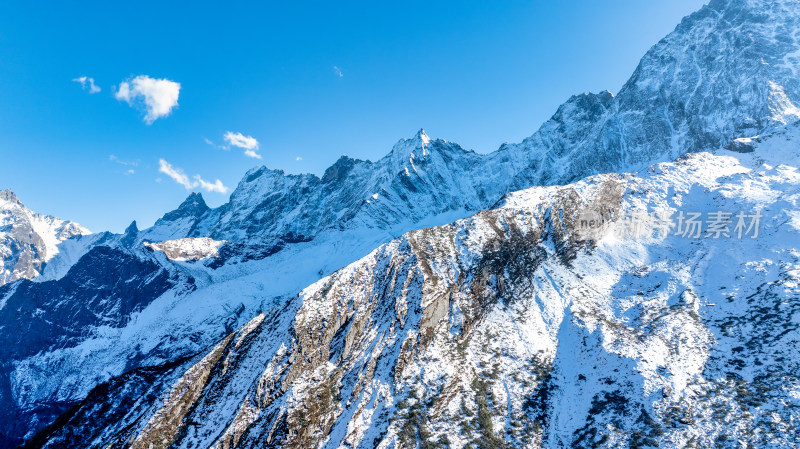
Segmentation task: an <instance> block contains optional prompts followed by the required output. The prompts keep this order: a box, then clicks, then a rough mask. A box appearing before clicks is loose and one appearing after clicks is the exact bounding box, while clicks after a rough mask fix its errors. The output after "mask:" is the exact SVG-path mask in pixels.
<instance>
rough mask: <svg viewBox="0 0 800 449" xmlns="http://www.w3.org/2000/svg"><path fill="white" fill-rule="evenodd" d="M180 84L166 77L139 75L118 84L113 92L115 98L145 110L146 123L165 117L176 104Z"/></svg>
mask: <svg viewBox="0 0 800 449" xmlns="http://www.w3.org/2000/svg"><path fill="white" fill-rule="evenodd" d="M180 90H181V84H180V83H176V82H175V81H170V80H168V79H155V78H150V77H149V76H147V75H139V76H137V77H136V78H133V79H130V80H128V81H123V82H121V83H120V84H119V88H118V89H117V91H116V92H115V93H114V97H116V98H117V100H120V101H125V102H127V103H128V104H129V105H131V106H134V107H139V108H143V109H144V110H145V116H144V121H145V123H147V124H148V125H149V124H151V123H153V122H154V121H155V120H156V119H158V118H161V117H166V116H167V115H169V113H170V112H171V111H172V108H174V107H175V106H177V105H178V95H179V94H180Z"/></svg>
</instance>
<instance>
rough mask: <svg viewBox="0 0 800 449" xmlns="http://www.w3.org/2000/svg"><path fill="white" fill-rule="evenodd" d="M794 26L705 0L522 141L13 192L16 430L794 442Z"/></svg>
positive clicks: (243, 438) (5, 245)
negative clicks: (191, 182)
mask: <svg viewBox="0 0 800 449" xmlns="http://www.w3.org/2000/svg"><path fill="white" fill-rule="evenodd" d="M799 30H800V2H798V1H796V0H774V1H767V0H714V1H712V2H711V3H710V4H709V5H707V6H705V7H703V8H702V9H701V10H699V11H698V12H696V13H694V14H692V15H690V16H688V17H687V18H685V19H684V20H683V21H682V22H681V23H680V24H679V25H678V26H677V28H676V29H675V31H673V32H672V33H671V34H670V35H668V36H667V37H665V38H664V39H662V40H661V41H660V42H659V43H658V44H656V45H655V46H654V47H653V48H652V49H651V50H650V51H648V52H647V54H646V55H645V56H644V57H643V58H642V60H641V62H640V63H639V65H638V67H637V68H636V70H635V72H634V74H633V75H632V77H631V78H630V80H629V81H628V82H627V83H626V84H625V85H624V86H623V88H622V89H621V90H620V92H619V93H618V94H617V95H616V96H615V95H612V94H611V93H609V92H602V93H599V94H582V95H576V96H573V97H572V98H570V99H569V100H568V101H567V102H566V103H565V104H563V105H562V106H561V107H559V108H558V110H557V111H556V113H555V114H554V115H553V117H552V118H551V119H550V120H548V121H547V122H546V123H545V124H544V125H542V127H541V128H540V129H539V130H538V131H536V133H534V134H533V135H532V136H531V137H529V138H527V139H525V140H524V141H523V142H521V143H518V144H506V145H503V146H502V147H501V148H500V149H498V150H497V151H495V152H494V153H491V154H487V155H482V154H477V153H474V152H471V151H467V150H464V149H463V148H461V147H460V146H458V145H457V144H455V143H451V142H447V141H445V140H441V139H431V138H430V137H428V136H427V135H426V134H425V132H424V131H422V130H420V131H419V132H418V133H417V134H416V135H414V136H413V137H412V138H410V139H403V140H401V141H399V142H398V143H397V144H396V145H395V146H394V148H392V150H391V152H390V153H389V154H388V155H386V156H385V157H383V158H382V159H380V160H378V161H374V162H373V161H361V160H356V159H351V158H347V157H342V158H341V159H339V160H338V161H336V163H335V164H333V165H332V166H331V167H330V168H328V170H326V172H325V173H324V175H323V176H321V177H318V176H314V175H286V174H285V173H283V172H282V171H279V170H270V169H268V168H266V167H259V168H255V169H252V170H250V171H249V172H248V173H246V174H245V176H244V178H243V179H242V181H241V182H240V183H239V185H238V186H237V188H236V189H235V191H234V192H233V193H232V195H231V198H230V201H229V202H228V203H226V204H224V205H223V206H221V207H218V208H209V207H208V206H207V205H206V204H205V202H204V200H203V198H202V196H201V195H200V194H197V193H193V194H191V195H190V196H189V197H188V198H187V199H186V200H185V201H184V202H183V203H182V204H181V205H180V206H179V207H178V208H177V209H176V210H174V211H172V212H169V213H167V214H165V215H164V216H163V217H162V218H161V219H159V220H158V221H157V222H156V223H155V225H154V226H152V227H150V228H148V229H142V230H140V229H138V227H137V225H136V223H132V224H131V226H130V227H129V228H128V229H127V230H126V231H125V232H124V233H123V234H111V233H98V234H88V231H86V230H85V229H84V228H82V227H80V226H79V225H76V224H74V223H71V222H63V221H61V220H58V219H55V218H53V217H42V216H40V215H38V214H35V213H32V212H30V211H29V210H27V209H26V208H24V206H22V204H21V203H20V202H19V201H18V200H17V199H16V197H14V195H13V194H12V193H11V192H10V191H4V192H2V193H0V254H1V255H2V260H3V270H4V271H3V272H2V275H3V277H2V278H0V280H2V283H5V285H2V286H0V405H2V408H0V435H2V436H0V440H2V443H0V447H15V446H17V445H19V444H23V443H24V444H25V447H51V448H95V447H96V448H109V447H114V448H117V447H132V448H156V447H158V448H166V447H171V448H179V447H180V448H183V447H186V448H196V447H203V448H206V447H214V448H234V447H236V448H256V447H303V448H305V447H352V448H356V447H357V448H361V447H369V448H373V447H381V448H389V447H454V448H461V447H473V448H475V447H481V448H494V447H548V448H551V447H552V448H558V447H609V448H612V447H748V445H750V446H752V447H764V448H766V447H787V448H788V447H796V446H797V445H798V444H800V443H799V442H800V439H798V437H797V432H796V429H795V426H797V423H798V422H800V412H799V411H798V410H800V409H798V407H800V365H799V364H798V363H799V362H800V356H798V352H797V351H796V348H797V346H798V343H800V333H798V325H800V314H799V313H800V303H798V302H797V299H798V298H800V291H798V290H800V287H798V285H800V284H798V283H800V254H798V248H800V234H798V232H800V209H798V203H797V202H798V198H800V188H799V187H800V173H799V172H798V168H797V167H798V164H800V123H799V122H800V108H798V106H797V105H798V104H800V76H798V75H800V31H799ZM690 213H691V214H694V213H697V214H699V215H698V216H702V217H703V220H705V221H704V222H703V224H704V225H706V227H705V228H704V229H703V235H702V236H701V237H700V238H693V237H692V236H691V235H686V233H685V232H684V235H682V234H681V233H680V232H678V231H680V229H676V228H675V225H677V226H682V225H683V222H680V224H677V223H676V220H678V218H677V217H679V216H680V217H683V216H685V215H687V214H690ZM715 213H723V214H729V215H727V217H728V219H729V220H731V221H730V223H727V224H726V226H727V228H726V229H727V230H728V232H727V234H728V235H727V236H725V235H721V236H720V235H717V237H718V238H714V237H713V236H714V233H713V232H712V233H711V234H708V235H706V233H707V232H708V231H709V228H708V221H710V220H711V219H712V218H713V217H714V215H712V214H715ZM587 216H591V217H600V218H602V219H603V220H606V219H607V220H608V221H607V222H606V221H604V222H603V224H602V226H599V227H598V228H597V229H594V228H592V229H588V230H587V228H586V226H587V224H586V223H584V221H586V222H587V223H588V220H584V218H585V217H587ZM756 216H757V217H758V223H755V222H754V220H755V217H756ZM623 217H640V219H642V220H644V221H643V223H644V224H643V229H644V231H642V230H641V229H640V230H639V232H638V233H637V234H635V235H629V234H626V233H624V232H622V231H623V229H621V226H622V225H623V223H624V220H621V219H622V218H623ZM642 217H643V218H642ZM663 217H672V218H671V220H673V225H674V226H673V228H667V229H662V228H660V227H659V226H657V225H658V223H660V222H661V221H663ZM737 217H738V218H737ZM745 218H746V219H747V223H746V225H747V226H746V229H740V230H739V231H746V232H741V233H740V234H744V235H741V236H739V235H737V231H736V230H735V226H736V225H737V220H744V219H745ZM40 223H47V225H46V226H45V225H42V224H40ZM756 231H758V232H759V234H758V235H757V236H756V238H752V237H753V235H754V232H756ZM676 232H677V234H676Z"/></svg>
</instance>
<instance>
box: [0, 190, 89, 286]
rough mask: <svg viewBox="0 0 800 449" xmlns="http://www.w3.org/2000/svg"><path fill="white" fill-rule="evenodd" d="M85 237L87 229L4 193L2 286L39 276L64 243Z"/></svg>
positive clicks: (0, 198)
mask: <svg viewBox="0 0 800 449" xmlns="http://www.w3.org/2000/svg"><path fill="white" fill-rule="evenodd" d="M85 234H89V230H87V229H86V228H84V227H83V226H81V225H79V224H77V223H74V222H71V221H65V220H61V219H59V218H56V217H53V216H51V215H42V214H39V213H37V212H33V211H32V210H30V209H28V208H27V207H25V205H24V204H22V202H21V201H20V200H19V199H18V198H17V196H16V195H14V192H12V191H11V190H0V285H3V284H5V283H6V282H11V281H13V280H16V279H32V278H34V277H36V276H38V275H39V272H40V271H41V269H42V266H43V265H44V264H45V263H46V262H47V261H49V260H50V259H52V258H53V257H54V256H55V255H56V254H58V245H59V244H60V243H61V242H63V241H64V240H66V239H68V238H70V237H74V236H78V235H85Z"/></svg>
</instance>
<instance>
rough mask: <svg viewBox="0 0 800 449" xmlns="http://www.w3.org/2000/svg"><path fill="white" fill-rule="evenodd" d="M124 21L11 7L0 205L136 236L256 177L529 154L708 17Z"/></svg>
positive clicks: (353, 13) (393, 10)
mask: <svg viewBox="0 0 800 449" xmlns="http://www.w3.org/2000/svg"><path fill="white" fill-rule="evenodd" d="M113 3H114V2H80V3H74V2H52V3H50V4H48V5H47V6H46V7H43V6H41V5H37V4H35V2H4V3H3V4H2V5H0V188H10V189H12V190H14V191H15V192H16V193H17V195H18V196H19V197H20V198H21V199H22V201H23V202H24V203H26V205H28V206H29V207H31V208H32V209H34V210H36V211H39V212H43V213H48V214H54V215H57V216H59V217H62V218H65V219H70V220H75V221H78V222H80V223H81V224H84V225H85V226H87V227H89V228H90V229H91V230H93V231H102V230H112V231H115V232H120V231H122V230H123V229H124V228H125V227H126V226H127V225H128V224H129V223H130V221H131V220H134V219H135V220H137V221H138V222H139V224H140V227H143V226H149V225H151V224H152V223H153V222H154V221H155V220H156V219H157V218H158V217H159V216H161V215H163V214H164V213H165V212H167V211H169V210H171V209H173V208H174V207H176V206H177V205H178V204H179V203H180V202H181V201H182V200H183V199H184V198H185V197H186V195H187V193H188V189H194V190H197V191H201V192H203V196H204V197H205V198H206V201H207V202H208V203H209V204H210V205H212V206H217V205H220V204H222V203H223V202H225V201H226V200H227V197H228V195H229V193H230V190H232V189H233V188H235V186H236V184H237V183H238V181H239V180H240V179H241V177H242V175H243V174H244V172H245V171H246V170H248V169H250V168H251V167H253V166H256V165H261V164H264V165H267V166H268V167H271V168H280V169H283V170H285V171H287V172H289V173H299V172H311V173H317V174H321V173H322V172H323V171H324V169H325V168H326V167H327V166H328V165H330V164H331V163H333V162H334V161H335V160H336V159H337V158H338V157H339V156H340V155H342V154H347V155H348V156H351V157H357V158H362V159H377V158H380V157H381V156H383V155H384V154H386V153H387V152H388V151H389V150H390V149H391V147H392V145H393V144H394V143H395V142H396V141H397V140H398V139H400V138H401V137H408V136H411V135H413V134H414V133H415V132H416V131H417V129H419V128H421V127H422V128H425V130H426V131H427V133H428V134H429V135H430V136H431V137H441V138H444V139H447V140H451V141H455V142H458V143H460V144H461V145H462V146H464V147H465V148H469V149H474V150H475V151H478V152H490V151H493V150H495V149H497V147H498V146H499V145H500V144H502V143H503V142H517V141H520V140H522V139H523V138H525V137H527V136H529V135H530V134H532V133H533V132H534V131H535V130H536V129H537V128H538V127H539V125H541V123H542V122H544V121H545V120H547V119H548V118H549V117H550V115H552V113H553V112H554V111H555V109H556V108H557V107H558V105H559V104H561V103H562V102H563V101H564V100H566V99H567V98H568V97H569V96H570V95H572V94H575V93H581V92H587V91H599V90H603V89H608V90H611V91H612V92H614V93H616V91H617V90H618V89H619V88H620V87H621V86H622V84H623V83H624V82H625V81H626V80H627V78H628V77H629V76H630V74H631V73H632V72H633V69H634V68H635V67H636V64H637V62H638V60H639V58H640V57H641V56H642V55H643V54H644V52H645V51H646V50H647V49H648V48H649V47H650V46H651V45H653V44H654V43H656V42H657V41H658V40H659V39H661V38H662V37H663V36H664V35H666V34H667V33H669V32H670V31H671V30H672V29H673V28H674V27H675V25H677V24H678V22H679V21H680V19H681V18H682V17H683V16H685V15H687V14H689V13H691V12H692V11H694V10H696V9H699V8H700V7H701V6H702V4H704V3H705V2H704V1H701V0H659V1H641V0H606V1H603V2H598V1H596V0H572V1H564V2H540V1H515V0H511V1H506V2H492V3H489V2H475V1H443V2H436V3H435V4H429V3H430V2H417V1H406V2H398V4H396V5H390V4H385V3H380V4H379V3H377V2H319V3H311V2H302V3H301V2H280V3H273V2H226V4H222V3H213V4H212V3H205V2H191V3H190V2H186V3H182V4H178V3H173V2H136V3H129V4H126V5H124V6H123V5H120V4H113ZM83 76H85V77H90V78H92V79H93V80H94V84H95V85H96V87H97V88H99V89H100V91H99V92H95V93H92V89H91V87H90V85H89V82H88V79H87V80H86V81H85V82H84V83H83V84H84V85H83V86H82V84H81V83H80V82H79V81H74V80H76V79H79V78H80V77H83ZM136 77H140V78H138V80H137V78H136ZM170 82H171V83H177V84H170ZM178 85H179V89H177V86H178ZM95 90H96V89H95ZM145 95H146V96H147V97H146V98H149V99H150V101H151V106H152V107H151V108H150V109H148V106H147V105H146V104H143V101H144V98H145V97H144V96H145ZM175 98H177V105H174V103H175V101H174V100H175ZM128 100H130V103H131V104H132V105H133V106H131V104H129V101H128ZM148 111H149V113H148ZM166 111H168V113H166V114H165V112H166ZM148 122H150V123H148ZM229 132H230V133H232V134H230V136H232V137H234V140H233V141H232V142H234V143H238V144H240V146H239V147H237V146H234V145H232V144H231V143H229V142H226V140H225V138H224V136H225V135H226V134H227V133H229ZM237 137H238V140H237V139H236V138H237ZM246 137H252V138H253V139H256V141H257V142H258V148H255V147H254V145H253V142H252V141H248V140H243V139H242V138H246ZM206 140H208V141H210V142H212V143H213V145H211V144H208V143H207V142H206ZM243 147H249V148H250V151H251V152H252V153H255V154H257V155H258V156H260V157H261V159H255V158H253V157H248V156H247V155H246V154H245V151H246V149H247V148H243ZM226 148H227V149H226ZM161 160H163V161H165V162H166V163H167V164H169V166H164V165H163V163H162V162H160V161H161ZM170 167H171V169H172V171H170ZM159 169H163V170H161V171H160V170H159ZM177 170H180V171H182V173H185V174H186V175H187V179H184V180H183V181H184V184H185V186H184V185H181V184H179V183H178V182H176V181H175V180H174V179H173V178H171V177H170V176H168V174H167V173H165V172H171V173H172V174H173V176H174V177H175V178H176V179H178V180H181V178H180V176H179V174H176V172H175V171H177ZM195 175H198V176H199V177H200V179H201V180H202V182H201V181H200V179H198V178H195V177H194V176H195ZM217 180H219V183H218V184H215V183H216V181H217ZM204 182H207V183H209V184H203V183H204ZM221 186H224V187H227V188H228V189H229V190H228V193H222V192H221V190H224V189H223V188H222V187H221ZM204 187H205V188H204ZM208 188H210V189H211V191H207V189H208Z"/></svg>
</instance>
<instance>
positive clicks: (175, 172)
mask: <svg viewBox="0 0 800 449" xmlns="http://www.w3.org/2000/svg"><path fill="white" fill-rule="evenodd" d="M158 165H159V167H158V171H159V172H161V173H164V174H165V175H167V176H169V177H170V178H172V179H173V180H174V181H175V182H177V183H178V184H180V185H182V186H183V187H184V188H186V190H192V189H195V188H197V187H199V188H201V189H203V190H205V191H207V192H219V193H228V188H227V187H225V186H224V185H223V184H222V181H220V180H219V179H217V180H216V181H214V182H209V181H206V180H205V179H203V178H201V177H200V175H194V177H192V178H189V176H188V175H187V174H186V173H184V171H183V170H181V169H180V168H177V167H173V166H172V164H170V163H169V162H167V161H165V160H164V159H159V160H158Z"/></svg>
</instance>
